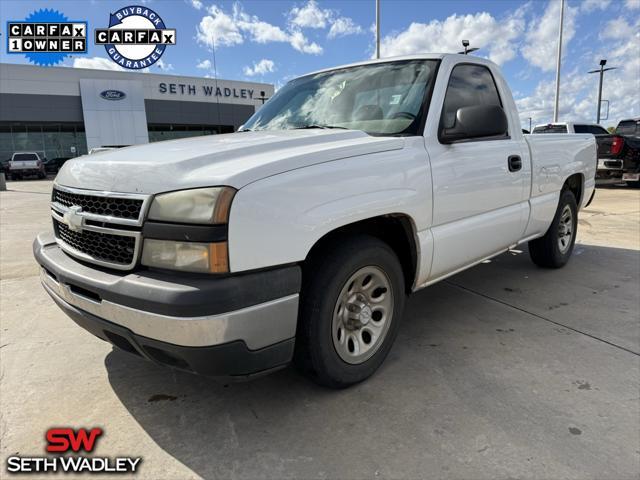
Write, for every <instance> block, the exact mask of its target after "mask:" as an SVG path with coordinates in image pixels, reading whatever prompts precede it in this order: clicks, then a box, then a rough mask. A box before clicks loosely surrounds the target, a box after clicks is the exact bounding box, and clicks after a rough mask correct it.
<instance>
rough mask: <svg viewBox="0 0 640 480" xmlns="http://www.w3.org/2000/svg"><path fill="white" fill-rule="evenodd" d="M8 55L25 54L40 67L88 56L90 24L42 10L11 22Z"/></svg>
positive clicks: (58, 13)
mask: <svg viewBox="0 0 640 480" xmlns="http://www.w3.org/2000/svg"><path fill="white" fill-rule="evenodd" d="M7 33H8V35H7V53H19V54H24V55H25V56H26V57H27V59H28V60H29V61H30V62H32V63H35V64H36V65H45V66H49V65H55V64H57V63H60V62H61V61H62V60H64V58H65V57H66V56H67V55H69V54H71V53H73V54H78V53H87V22H84V21H80V20H69V19H68V18H67V17H66V16H64V15H63V14H62V13H60V12H58V11H56V10H51V9H47V10H38V11H35V12H33V13H32V14H31V15H29V16H28V17H27V18H26V19H25V20H23V21H15V20H10V21H8V22H7Z"/></svg>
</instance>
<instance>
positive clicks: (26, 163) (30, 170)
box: [9, 152, 47, 180]
mask: <svg viewBox="0 0 640 480" xmlns="http://www.w3.org/2000/svg"><path fill="white" fill-rule="evenodd" d="M9 175H10V177H11V180H19V179H21V178H22V177H26V176H29V175H36V176H37V177H38V178H45V177H46V176H47V174H46V172H45V169H44V163H42V160H41V159H40V156H39V155H38V154H37V153H36V152H16V153H14V154H13V155H12V156H11V160H10V161H9Z"/></svg>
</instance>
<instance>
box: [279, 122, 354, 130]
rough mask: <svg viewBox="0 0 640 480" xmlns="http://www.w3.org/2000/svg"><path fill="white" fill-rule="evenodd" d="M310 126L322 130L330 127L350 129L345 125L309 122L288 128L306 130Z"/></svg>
mask: <svg viewBox="0 0 640 480" xmlns="http://www.w3.org/2000/svg"><path fill="white" fill-rule="evenodd" d="M310 128H321V129H323V130H326V129H332V128H336V129H340V130H350V129H349V128H347V127H339V126H338V125H320V124H315V123H312V124H309V125H301V126H299V127H293V128H290V129H289V130H308V129H310Z"/></svg>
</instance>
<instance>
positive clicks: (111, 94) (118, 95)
mask: <svg viewBox="0 0 640 480" xmlns="http://www.w3.org/2000/svg"><path fill="white" fill-rule="evenodd" d="M100 96H101V97H102V98H104V99H105V100H122V99H123V98H124V97H126V96H127V94H126V93H124V92H121V91H120V90H105V91H104V92H100Z"/></svg>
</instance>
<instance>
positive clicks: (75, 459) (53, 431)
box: [6, 427, 142, 474]
mask: <svg viewBox="0 0 640 480" xmlns="http://www.w3.org/2000/svg"><path fill="white" fill-rule="evenodd" d="M103 433H104V431H103V430H102V429H101V428H97V427H96V428H91V429H86V428H80V429H78V430H74V429H72V428H68V427H66V428H50V429H49V430H47V433H46V435H45V439H46V441H47V445H46V448H45V450H46V452H47V453H49V454H59V455H55V456H46V457H44V456H33V457H31V456H29V457H27V456H18V455H13V456H10V457H8V458H7V465H6V468H7V472H8V473H13V474H19V473H114V474H115V473H125V474H132V473H136V471H137V469H138V467H140V464H141V462H142V458H141V457H115V458H110V457H93V456H87V455H85V454H82V453H81V452H83V451H84V452H87V453H91V452H93V450H94V449H95V448H96V445H97V443H98V440H99V439H100V437H101V436H102V434H103Z"/></svg>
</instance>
